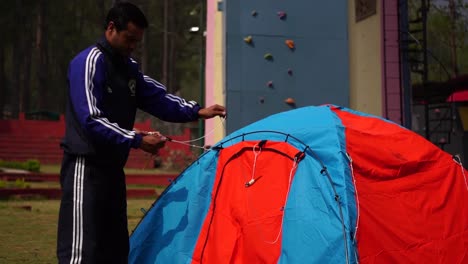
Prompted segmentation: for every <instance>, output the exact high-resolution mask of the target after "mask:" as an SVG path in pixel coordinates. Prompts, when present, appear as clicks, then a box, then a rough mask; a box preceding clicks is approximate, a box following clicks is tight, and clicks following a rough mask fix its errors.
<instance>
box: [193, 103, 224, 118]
mask: <svg viewBox="0 0 468 264" xmlns="http://www.w3.org/2000/svg"><path fill="white" fill-rule="evenodd" d="M198 116H200V117H201V118H205V119H209V118H213V117H215V116H220V117H226V109H225V108H224V106H221V105H217V104H215V105H212V106H210V107H208V108H202V109H200V110H199V111H198Z"/></svg>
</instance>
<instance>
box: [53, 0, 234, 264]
mask: <svg viewBox="0 0 468 264" xmlns="http://www.w3.org/2000/svg"><path fill="white" fill-rule="evenodd" d="M147 26H148V22H147V20H146V18H145V16H144V14H143V13H142V12H141V11H140V10H139V9H138V7H136V6H135V5H133V4H130V3H118V4H116V5H115V6H114V7H112V8H111V9H110V11H109V13H108V15H107V19H106V27H105V34H104V35H105V36H104V37H103V38H102V39H101V40H100V41H99V42H98V43H97V44H96V45H93V46H91V47H89V48H87V49H85V50H84V51H82V52H81V53H79V54H78V55H77V56H76V57H75V58H74V59H73V60H72V61H71V63H70V66H69V70H68V86H69V102H68V105H67V111H66V132H65V137H64V139H63V141H62V144H61V145H62V148H63V149H64V157H63V162H62V169H61V176H60V181H61V186H62V201H61V205H60V214H59V223H58V239H57V257H58V259H59V263H99V264H101V263H112V264H118V263H127V261H128V260H127V259H128V250H129V240H128V229H127V212H126V210H127V208H126V207H127V204H126V186H125V175H124V172H123V167H124V165H125V163H126V161H127V157H128V153H129V150H130V148H140V149H142V150H143V151H146V152H149V153H156V152H157V151H158V149H160V148H161V147H162V146H163V145H164V143H165V138H164V137H162V136H161V135H159V134H152V135H149V134H146V133H139V132H135V131H132V128H133V124H134V121H135V113H136V109H137V108H140V109H142V110H144V111H146V112H148V113H150V114H152V115H154V116H156V117H158V118H160V119H162V120H165V121H170V122H189V121H194V120H197V119H198V118H212V117H215V116H224V115H225V109H224V107H222V106H219V105H213V106H210V107H208V108H201V107H200V106H199V105H198V104H197V103H195V102H193V101H190V102H187V101H186V100H184V99H182V98H180V97H177V96H174V95H171V94H168V93H166V88H165V87H164V86H163V85H162V84H160V83H158V82H157V81H155V80H153V79H152V78H150V77H148V76H146V75H143V74H142V73H141V72H140V71H139V70H138V65H137V63H136V62H135V61H134V60H132V59H131V58H130V57H129V56H130V55H131V53H132V51H133V50H134V49H135V47H136V45H137V44H138V43H139V42H140V41H141V40H142V38H143V33H144V29H145V28H146V27H147Z"/></svg>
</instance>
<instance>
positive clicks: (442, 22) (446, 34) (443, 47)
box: [408, 0, 468, 82]
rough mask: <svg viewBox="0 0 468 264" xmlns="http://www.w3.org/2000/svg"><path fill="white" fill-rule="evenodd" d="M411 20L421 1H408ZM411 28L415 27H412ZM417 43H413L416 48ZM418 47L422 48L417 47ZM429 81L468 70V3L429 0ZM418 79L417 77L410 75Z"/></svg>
mask: <svg viewBox="0 0 468 264" xmlns="http://www.w3.org/2000/svg"><path fill="white" fill-rule="evenodd" d="M408 6H409V16H410V18H409V19H410V20H414V19H416V18H417V17H418V14H420V11H421V10H420V7H421V0H410V1H409V2H408ZM412 29H413V30H415V29H418V28H412ZM416 46H418V45H415V44H414V45H413V46H412V48H416ZM418 48H421V47H418ZM427 49H428V51H429V52H428V68H429V73H428V79H429V81H446V80H447V79H449V78H451V77H454V76H457V75H460V74H463V73H467V72H468V3H466V1H464V0H441V1H430V6H429V7H428V13H427ZM412 79H413V80H414V81H415V82H420V81H421V80H420V79H421V78H420V76H413V78H412Z"/></svg>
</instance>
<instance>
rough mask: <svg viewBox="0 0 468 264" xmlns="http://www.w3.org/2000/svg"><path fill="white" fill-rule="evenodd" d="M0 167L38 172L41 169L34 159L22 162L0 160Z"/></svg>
mask: <svg viewBox="0 0 468 264" xmlns="http://www.w3.org/2000/svg"><path fill="white" fill-rule="evenodd" d="M0 167H3V168H10V169H19V170H27V171H32V172H39V171H40V169H41V163H40V162H39V161H38V160H35V159H30V160H27V161H24V162H22V161H6V160H0Z"/></svg>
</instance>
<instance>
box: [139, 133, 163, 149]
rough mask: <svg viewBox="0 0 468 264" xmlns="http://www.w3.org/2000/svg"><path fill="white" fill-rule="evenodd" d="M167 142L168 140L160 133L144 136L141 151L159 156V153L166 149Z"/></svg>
mask: <svg viewBox="0 0 468 264" xmlns="http://www.w3.org/2000/svg"><path fill="white" fill-rule="evenodd" d="M142 134H143V133H142ZM166 141H167V138H166V137H164V136H162V135H161V134H159V133H157V134H152V135H150V134H144V136H143V139H142V140H141V145H140V149H142V150H143V151H146V152H148V153H151V154H157V153H158V151H159V150H160V149H161V148H162V147H164V145H165V144H166Z"/></svg>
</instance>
